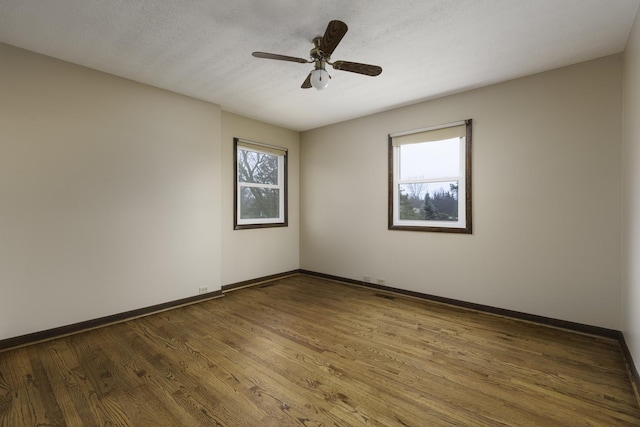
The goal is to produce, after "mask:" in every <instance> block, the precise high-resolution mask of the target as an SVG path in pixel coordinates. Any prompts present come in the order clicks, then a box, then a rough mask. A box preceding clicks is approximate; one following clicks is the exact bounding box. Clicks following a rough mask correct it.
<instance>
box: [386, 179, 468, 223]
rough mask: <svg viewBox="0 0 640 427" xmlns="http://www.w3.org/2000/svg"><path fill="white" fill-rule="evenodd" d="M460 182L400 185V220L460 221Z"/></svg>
mask: <svg viewBox="0 0 640 427" xmlns="http://www.w3.org/2000/svg"><path fill="white" fill-rule="evenodd" d="M458 185H459V184H458V181H443V182H429V183H426V182H425V183H414V184H401V185H399V188H398V189H399V192H400V194H399V212H398V213H399V219H401V220H423V221H457V220H458Z"/></svg>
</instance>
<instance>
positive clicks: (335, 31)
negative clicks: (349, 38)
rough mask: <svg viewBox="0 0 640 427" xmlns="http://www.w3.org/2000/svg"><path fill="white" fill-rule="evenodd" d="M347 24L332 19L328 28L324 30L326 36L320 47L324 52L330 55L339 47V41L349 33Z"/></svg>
mask: <svg viewBox="0 0 640 427" xmlns="http://www.w3.org/2000/svg"><path fill="white" fill-rule="evenodd" d="M348 29H349V27H347V24H345V23H344V22H342V21H331V22H329V25H327V29H326V30H325V32H324V36H323V37H322V41H321V42H320V46H319V49H320V50H321V51H322V52H324V54H325V55H326V56H327V57H329V56H331V54H332V53H333V51H334V50H335V49H336V47H338V43H340V40H342V38H343V37H344V35H345V34H346V33H347V30H348Z"/></svg>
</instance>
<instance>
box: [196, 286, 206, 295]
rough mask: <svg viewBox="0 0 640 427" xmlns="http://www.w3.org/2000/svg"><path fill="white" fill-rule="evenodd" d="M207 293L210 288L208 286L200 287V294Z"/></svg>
mask: <svg viewBox="0 0 640 427" xmlns="http://www.w3.org/2000/svg"><path fill="white" fill-rule="evenodd" d="M207 292H209V287H208V286H200V287H199V288H198V293H199V294H206V293H207Z"/></svg>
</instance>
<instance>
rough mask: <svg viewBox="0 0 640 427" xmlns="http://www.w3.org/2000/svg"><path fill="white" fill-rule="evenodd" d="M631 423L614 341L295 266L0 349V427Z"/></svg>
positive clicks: (638, 419) (635, 413) (638, 416)
mask: <svg viewBox="0 0 640 427" xmlns="http://www.w3.org/2000/svg"><path fill="white" fill-rule="evenodd" d="M22 425H48V426H49V425H50V426H58V425H60V426H63V425H69V426H73V425H78V426H91V425H111V426H147V425H157V426H209V425H213V426H229V427H236V426H248V427H250V426H261V427H262V426H273V427H283V426H299V427H300V426H306V427H310V426H340V427H358V426H402V427H407V426H412V427H413V426H416V427H419V426H426V425H428V426H474V427H475V426H563V427H564V426H584V425H591V426H637V425H640V407H638V402H637V401H636V399H635V396H634V392H633V389H632V387H631V383H630V381H629V377H628V372H627V369H626V366H625V363H624V357H623V353H622V349H621V348H620V344H619V343H618V342H617V341H615V340H611V339H607V338H602V337H596V336H591V335H586V334H580V333H575V332H571V331H565V330H561V329H558V328H552V327H547V326H544V325H539V324H534V323H531V322H524V321H519V320H514V319H508V318H504V317H501V316H497V315H492V314H487V313H481V312H477V311H473V310H467V309H463V308H460V307H453V306H449V305H446V304H439V303H433V302H428V301H423V300H419V299H415V298H410V297H406V296H402V295H396V294H390V293H387V292H382V291H376V290H372V289H366V288H361V287H357V286H351V285H347V284H342V283H337V282H334V281H329V280H325V279H321V278H318V277H311V276H305V275H297V276H291V277H287V278H283V279H278V280H275V281H272V282H268V283H265V284H262V285H258V286H255V287H252V288H246V289H242V290H236V291H233V292H231V293H229V294H227V295H226V296H225V297H224V298H220V299H215V300H210V301H205V302H201V303H198V304H194V305H191V306H186V307H181V308H178V309H174V310H170V311H166V312H163V313H159V314H156V315H152V316H147V317H144V318H140V319H135V320H132V321H129V322H125V323H121V324H117V325H111V326H108V327H104V328H100V329H96V330H93V331H88V332H85V333H82V334H77V335H74V336H69V337H65V338H61V339H58V340H54V341H51V342H47V343H41V344H37V345H33V346H30V347H27V348H22V349H17V350H11V351H7V352H4V353H0V426H7V427H13V426H22Z"/></svg>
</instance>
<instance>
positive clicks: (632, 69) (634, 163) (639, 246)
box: [622, 15, 640, 368]
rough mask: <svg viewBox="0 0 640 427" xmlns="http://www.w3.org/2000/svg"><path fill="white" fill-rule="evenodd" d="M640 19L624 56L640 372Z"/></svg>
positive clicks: (630, 265)
mask: <svg viewBox="0 0 640 427" xmlns="http://www.w3.org/2000/svg"><path fill="white" fill-rule="evenodd" d="M639 119H640V15H637V16H636V20H635V24H634V26H633V29H632V31H631V35H630V36H629V41H628V42H627V47H626V50H625V54H624V116H623V120H624V121H623V123H624V128H623V129H624V131H623V132H624V144H623V157H622V158H623V172H624V176H623V189H624V194H623V197H624V204H623V218H624V219H623V236H624V245H623V258H622V259H623V282H622V301H623V307H622V312H623V315H624V322H623V324H622V331H623V333H624V336H625V339H626V341H627V345H628V346H629V350H630V351H631V354H632V355H633V359H634V361H635V364H636V367H638V368H640V120H639Z"/></svg>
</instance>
